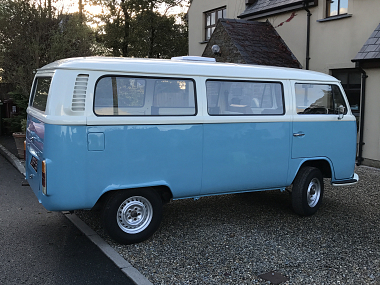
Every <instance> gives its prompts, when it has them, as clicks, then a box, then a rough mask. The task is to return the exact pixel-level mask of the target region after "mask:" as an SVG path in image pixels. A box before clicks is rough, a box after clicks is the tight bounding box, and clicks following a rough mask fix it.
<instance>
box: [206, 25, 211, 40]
mask: <svg viewBox="0 0 380 285" xmlns="http://www.w3.org/2000/svg"><path fill="white" fill-rule="evenodd" d="M210 37H211V28H207V29H206V40H209V39H210Z"/></svg>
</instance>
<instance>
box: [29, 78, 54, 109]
mask: <svg viewBox="0 0 380 285" xmlns="http://www.w3.org/2000/svg"><path fill="white" fill-rule="evenodd" d="M50 83H51V77H37V78H36V81H35V83H34V84H35V88H34V96H33V102H32V107H34V108H36V109H38V110H40V111H44V112H45V109H46V103H47V98H48V95H49V88H50Z"/></svg>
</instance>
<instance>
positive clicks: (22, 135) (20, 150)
mask: <svg viewBox="0 0 380 285" xmlns="http://www.w3.org/2000/svg"><path fill="white" fill-rule="evenodd" d="M12 136H13V138H14V139H15V143H16V148H17V155H18V157H19V158H22V159H24V141H25V140H26V119H22V120H21V132H15V133H13V134H12Z"/></svg>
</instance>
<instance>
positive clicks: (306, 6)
mask: <svg viewBox="0 0 380 285" xmlns="http://www.w3.org/2000/svg"><path fill="white" fill-rule="evenodd" d="M308 6H309V2H308V0H304V2H303V8H304V10H305V11H306V12H307V33H306V70H309V62H310V18H311V15H312V14H311V12H310V10H309V9H308Z"/></svg>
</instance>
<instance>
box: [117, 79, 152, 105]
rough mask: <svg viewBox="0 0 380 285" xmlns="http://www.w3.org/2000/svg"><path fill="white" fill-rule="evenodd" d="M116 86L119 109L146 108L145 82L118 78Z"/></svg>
mask: <svg viewBox="0 0 380 285" xmlns="http://www.w3.org/2000/svg"><path fill="white" fill-rule="evenodd" d="M116 86H117V100H118V106H119V107H142V106H144V97H145V80H143V79H135V78H127V77H117V78H116Z"/></svg>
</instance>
